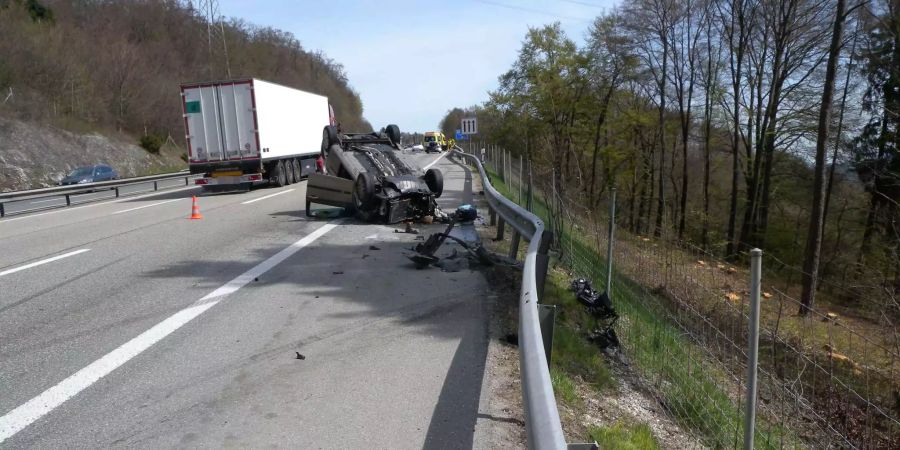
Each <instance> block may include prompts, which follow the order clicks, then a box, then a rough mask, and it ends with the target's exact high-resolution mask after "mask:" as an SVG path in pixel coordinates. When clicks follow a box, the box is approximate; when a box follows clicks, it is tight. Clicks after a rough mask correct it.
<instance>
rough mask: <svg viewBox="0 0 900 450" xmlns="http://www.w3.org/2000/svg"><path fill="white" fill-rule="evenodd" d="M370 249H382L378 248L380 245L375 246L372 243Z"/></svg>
mask: <svg viewBox="0 0 900 450" xmlns="http://www.w3.org/2000/svg"><path fill="white" fill-rule="evenodd" d="M369 250H381V249H380V248H378V247H376V246H374V245H370V246H369Z"/></svg>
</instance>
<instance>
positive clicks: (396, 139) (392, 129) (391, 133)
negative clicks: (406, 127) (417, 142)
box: [384, 124, 400, 145]
mask: <svg viewBox="0 0 900 450" xmlns="http://www.w3.org/2000/svg"><path fill="white" fill-rule="evenodd" d="M384 132H385V134H387V136H388V139H390V140H391V143H393V144H394V145H400V127H398V126H397V125H394V124H391V125H388V126H386V127H384Z"/></svg>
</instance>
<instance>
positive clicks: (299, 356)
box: [294, 352, 306, 359]
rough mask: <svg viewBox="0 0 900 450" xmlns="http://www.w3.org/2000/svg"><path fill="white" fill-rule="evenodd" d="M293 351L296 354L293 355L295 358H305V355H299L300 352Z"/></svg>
mask: <svg viewBox="0 0 900 450" xmlns="http://www.w3.org/2000/svg"><path fill="white" fill-rule="evenodd" d="M294 353H296V354H297V356H295V358H296V359H306V357H305V356H303V355H301V354H300V352H294Z"/></svg>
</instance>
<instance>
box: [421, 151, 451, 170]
mask: <svg viewBox="0 0 900 450" xmlns="http://www.w3.org/2000/svg"><path fill="white" fill-rule="evenodd" d="M444 156H447V152H441V154H440V155H438V157H437V158H434V161H432V162H430V163H429V164H428V165H427V166H425V167H423V168H422V170H423V171H425V170H428V169H430V168H431V166H433V165H435V164H437V162H438V161H440V160H441V158H443V157H444Z"/></svg>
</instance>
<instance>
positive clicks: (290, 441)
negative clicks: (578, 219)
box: [0, 154, 488, 449]
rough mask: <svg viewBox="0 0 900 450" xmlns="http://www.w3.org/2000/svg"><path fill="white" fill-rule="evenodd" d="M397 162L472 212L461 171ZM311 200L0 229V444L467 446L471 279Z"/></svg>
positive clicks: (477, 278) (472, 374) (50, 217)
mask: <svg viewBox="0 0 900 450" xmlns="http://www.w3.org/2000/svg"><path fill="white" fill-rule="evenodd" d="M404 157H407V158H412V159H413V160H414V161H415V162H416V163H418V164H419V165H420V166H427V165H429V164H431V163H434V164H435V167H438V168H440V169H441V170H442V171H443V172H444V178H445V195H444V196H442V198H441V199H440V203H441V204H442V205H443V206H445V207H446V208H448V209H453V208H455V207H456V206H458V204H460V203H462V202H466V201H470V199H471V182H470V181H471V174H468V173H467V171H466V170H465V169H464V168H463V167H462V166H460V165H457V164H454V163H452V162H449V161H447V160H446V159H441V160H439V161H435V160H436V158H437V155H433V154H432V155H422V154H416V155H405V156H404ZM304 189H305V182H302V183H299V184H295V185H291V186H287V187H285V188H280V189H276V188H265V189H254V190H253V191H251V192H248V193H242V194H227V195H211V196H203V197H200V200H199V205H200V209H201V214H202V215H203V217H204V218H203V219H202V220H188V219H187V217H188V215H189V214H190V208H191V199H190V197H191V195H192V194H196V193H198V192H199V191H198V189H196V188H194V187H188V188H175V189H172V190H168V191H164V192H161V193H158V194H156V195H151V196H136V197H132V198H124V199H119V200H115V201H105V202H96V203H90V204H86V205H82V206H75V207H71V208H61V209H54V210H49V211H44V212H38V213H32V214H26V215H19V216H13V217H10V218H6V219H2V220H0V248H2V249H3V252H0V389H2V391H0V392H2V395H0V447H2V448H62V447H65V448H100V447H103V448H105V447H137V448H172V447H203V448H222V447H230V448H234V447H240V448H262V447H280V448H285V447H286V448H335V447H340V448H392V449H393V448H423V447H425V448H471V447H472V446H473V444H474V442H473V430H474V428H475V421H476V415H477V411H478V402H479V396H480V393H481V383H482V377H483V373H484V364H485V357H486V350H487V339H488V338H487V312H486V306H485V304H484V302H483V299H484V293H485V290H486V285H485V281H484V279H483V277H482V276H481V274H479V273H478V272H472V271H469V270H464V271H461V272H442V271H440V270H438V269H435V268H432V269H427V270H415V269H414V268H413V267H412V266H411V264H410V263H409V261H408V260H407V259H406V258H405V256H404V254H403V251H404V250H405V249H408V248H410V247H412V246H413V245H414V244H415V243H417V242H420V241H417V240H416V236H415V235H411V234H402V233H395V232H394V228H395V227H394V226H388V225H373V224H365V223H360V222H357V221H355V220H353V219H337V218H333V219H321V218H319V219H310V218H307V217H306V215H305V213H304V211H303V205H304V197H305V191H304ZM419 227H420V228H422V232H423V233H428V232H432V231H437V230H439V229H441V228H443V226H442V225H431V226H422V225H419Z"/></svg>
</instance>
